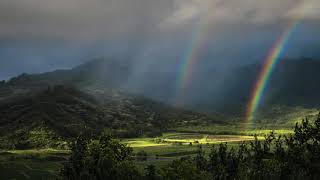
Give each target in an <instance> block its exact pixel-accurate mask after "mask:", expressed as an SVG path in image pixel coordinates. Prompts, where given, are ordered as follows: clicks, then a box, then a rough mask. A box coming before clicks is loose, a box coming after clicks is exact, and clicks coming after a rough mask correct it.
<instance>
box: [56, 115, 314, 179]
mask: <svg viewBox="0 0 320 180" xmlns="http://www.w3.org/2000/svg"><path fill="white" fill-rule="evenodd" d="M137 155H139V156H140V157H145V153H144V152H140V153H138V154H137ZM131 157H132V150H131V149H130V148H128V147H126V146H125V145H122V144H120V143H119V142H117V141H115V140H113V139H112V138H111V137H110V136H106V135H103V136H101V137H100V139H99V140H98V141H88V140H86V139H84V138H82V137H79V138H78V139H77V140H76V141H75V143H73V144H72V155H71V158H70V160H69V162H68V163H67V164H66V165H65V166H64V168H63V170H62V175H63V177H64V178H66V179H169V180H171V179H172V180H175V179H181V180H193V179H194V180H198V179H200V180H201V179H204V180H205V179H319V178H320V115H319V116H318V118H317V120H316V121H315V123H314V124H310V123H309V121H308V120H303V121H302V123H301V124H300V125H299V124H297V125H296V127H295V129H294V134H292V135H289V136H276V135H275V134H273V133H270V134H269V135H267V136H266V137H265V140H263V141H260V140H258V138H257V137H256V138H255V140H254V141H252V142H250V143H249V144H244V143H243V144H240V145H239V147H237V148H236V149H234V148H229V147H228V145H227V144H220V145H219V146H212V148H211V150H210V151H209V154H206V153H205V152H204V150H203V149H202V146H201V145H200V146H199V149H198V152H197V154H196V156H194V157H184V158H181V159H179V160H174V161H173V162H172V163H171V164H169V165H168V166H166V167H164V168H161V169H156V167H155V166H152V165H149V166H147V167H146V169H145V172H146V173H145V175H141V174H139V172H138V171H137V169H136V168H135V166H134V164H133V162H132V158H131Z"/></svg>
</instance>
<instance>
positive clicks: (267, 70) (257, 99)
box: [245, 20, 300, 125]
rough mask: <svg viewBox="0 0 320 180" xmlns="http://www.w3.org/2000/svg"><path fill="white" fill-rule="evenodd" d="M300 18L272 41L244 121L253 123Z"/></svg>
mask: <svg viewBox="0 0 320 180" xmlns="http://www.w3.org/2000/svg"><path fill="white" fill-rule="evenodd" d="M299 22H300V20H295V21H292V22H290V23H289V25H288V26H287V28H286V29H285V30H284V31H283V32H282V34H281V36H280V38H278V39H277V41H276V42H275V43H274V45H273V47H272V48H271V50H270V51H269V53H268V56H267V57H266V59H265V60H264V64H263V66H262V69H261V71H260V73H259V76H258V79H257V80H256V83H255V85H254V87H253V90H252V93H251V96H250V99H249V103H248V106H247V109H246V114H245V121H246V122H245V123H246V124H251V123H252V125H254V117H255V114H256V111H257V109H258V107H259V105H260V103H261V100H262V98H263V95H264V94H265V90H266V87H267V85H268V82H269V80H270V77H271V75H272V72H273V71H274V69H275V67H276V66H277V64H278V63H279V62H280V60H281V58H280V56H281V55H282V53H283V51H284V50H285V47H286V45H287V44H288V42H289V38H290V37H291V35H292V33H293V32H294V30H295V29H296V27H297V25H298V24H299Z"/></svg>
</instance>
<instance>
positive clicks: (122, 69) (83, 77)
mask: <svg viewBox="0 0 320 180" xmlns="http://www.w3.org/2000/svg"><path fill="white" fill-rule="evenodd" d="M131 68H132V67H131V66H130V64H128V63H126V62H124V61H114V60H110V59H96V60H93V61H89V62H88V63H85V64H82V65H80V66H77V67H75V68H73V69H70V70H57V71H53V72H48V73H42V74H33V75H29V74H22V75H20V76H18V77H15V78H12V79H11V80H10V81H8V82H6V83H3V82H1V83H0V102H1V101H2V102H5V101H10V99H11V101H12V99H19V98H20V97H23V96H25V95H26V94H27V95H29V94H37V93H39V92H41V91H43V90H45V89H46V88H47V87H48V86H55V85H64V86H72V87H74V88H76V89H79V90H81V91H83V92H85V93H87V94H90V95H91V96H93V97H95V98H96V99H99V103H102V104H104V107H107V109H108V111H110V112H108V113H109V114H110V113H111V114H112V113H114V112H113V111H114V109H116V107H117V108H119V107H121V108H122V110H121V111H123V109H125V110H124V111H123V112H124V113H123V114H126V113H127V112H126V111H127V110H129V109H130V111H131V112H129V113H127V114H131V115H133V116H130V117H131V118H132V117H136V118H137V119H141V118H140V117H139V116H138V115H137V114H139V113H140V112H139V111H137V109H133V108H132V107H138V108H142V109H143V112H147V113H146V114H148V115H146V114H144V115H145V117H147V116H148V117H150V116H154V115H152V113H153V112H158V113H157V114H160V115H161V118H160V117H158V116H157V118H159V119H161V121H160V122H163V121H167V123H169V122H170V123H174V122H177V123H181V122H183V121H184V120H185V119H187V120H190V117H189V116H184V115H183V114H188V113H186V112H188V111H186V112H184V113H180V112H183V111H181V110H180V109H179V110H178V111H177V109H175V108H172V107H170V103H172V99H173V98H172V89H174V88H173V87H172V86H173V85H174V86H175V84H174V83H175V78H176V77H174V75H175V74H174V73H172V74H171V73H167V74H166V76H164V77H163V78H162V79H157V78H159V77H158V75H156V72H146V74H145V75H144V78H143V79H144V80H142V81H141V82H139V86H141V90H137V89H134V88H133V89H132V88H130V87H129V88H128V87H127V86H126V85H127V84H128V82H130V77H131V76H132V72H131V71H132V69H131ZM217 69H218V68H216V69H213V70H212V71H211V70H210V69H207V70H206V71H195V72H197V73H198V74H195V75H194V78H193V82H192V83H190V85H191V87H190V89H189V90H186V95H185V102H186V104H185V105H184V106H183V108H185V109H190V110H192V111H198V112H205V113H211V114H212V115H211V117H210V118H212V116H213V117H215V118H214V119H215V120H214V121H231V120H232V119H233V120H235V121H232V122H241V121H242V119H243V116H244V111H245V109H246V107H247V104H248V101H249V97H250V94H251V92H252V87H253V85H254V83H255V81H256V79H257V76H258V74H259V72H260V70H261V65H259V64H252V65H247V66H244V67H238V68H235V69H233V70H232V71H231V70H230V72H228V73H226V72H224V73H223V74H219V71H218V70H217ZM319 69H320V61H318V60H313V59H306V58H304V59H296V60H288V59H285V60H282V61H280V64H278V65H277V67H276V68H275V70H274V72H273V73H272V76H271V79H270V81H269V82H268V86H267V89H266V94H265V95H264V97H263V102H262V104H261V107H260V108H259V113H260V115H259V116H258V117H261V119H263V120H266V121H270V123H272V122H275V121H278V120H275V121H273V120H274V116H273V115H272V114H273V113H272V112H273V110H275V109H276V111H277V112H275V113H276V114H279V113H280V114H281V112H282V116H281V117H284V118H282V119H287V117H292V114H301V115H305V114H306V113H305V112H309V111H308V109H313V110H316V109H317V108H319V107H320V101H319V100H320V93H319V92H320V83H319V82H320V71H319ZM171 76H172V77H171ZM170 77H171V78H170ZM208 77H210V78H208ZM217 81H219V82H220V83H217ZM221 81H222V82H221ZM130 83H135V82H130ZM130 83H129V84H130ZM151 99H154V100H156V101H154V100H151ZM158 100H161V101H162V102H163V103H159V102H157V101H158ZM132 102H134V103H133V105H132ZM137 102H139V103H140V104H139V106H137V105H136V104H135V103H137ZM141 104H142V105H141ZM140 106H142V107H140ZM128 107H130V108H128ZM151 107H152V108H153V109H151V110H150V108H151ZM279 107H280V108H279ZM168 109H169V110H168ZM279 109H281V112H278V111H279ZM299 109H300V110H301V113H296V111H297V110H299ZM171 110H172V111H171ZM134 111H137V112H134ZM160 112H161V113H160ZM170 112H172V113H171V114H170ZM177 112H179V113H177ZM217 112H218V113H219V114H222V115H223V116H221V115H217ZM312 112H313V111H312ZM142 114H143V113H142ZM163 116H166V117H163ZM172 117H174V118H172ZM226 117H227V118H226ZM299 118H300V117H299ZM119 119H125V118H123V117H120V118H119ZM142 119H143V118H142ZM169 119H171V121H168V120H169ZM191 119H192V118H191ZM198 119H201V118H198ZM285 121H287V120H285ZM116 122H117V123H116V124H121V123H120V122H124V121H123V120H119V121H118V120H116ZM132 122H136V121H135V120H133V121H132ZM198 122H199V121H198ZM167 123H164V124H167ZM282 123H284V124H285V122H282ZM124 124H125V123H124ZM124 124H122V125H120V127H122V126H123V125H124ZM142 124H143V123H142ZM160 125H162V123H160ZM135 128H137V127H135ZM138 134H139V133H138Z"/></svg>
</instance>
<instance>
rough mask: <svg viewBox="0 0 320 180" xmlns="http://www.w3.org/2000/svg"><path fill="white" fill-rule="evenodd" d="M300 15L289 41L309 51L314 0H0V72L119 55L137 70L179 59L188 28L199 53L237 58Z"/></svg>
mask: <svg viewBox="0 0 320 180" xmlns="http://www.w3.org/2000/svg"><path fill="white" fill-rule="evenodd" d="M300 18H301V19H303V20H304V22H306V23H307V24H308V25H307V26H304V27H305V28H309V29H313V31H312V33H310V31H307V30H305V32H308V33H304V34H300V36H301V38H300V39H299V38H298V39H299V41H298V40H297V41H296V42H297V43H299V45H297V46H295V45H292V46H293V47H308V52H313V54H314V52H316V51H315V50H314V47H313V45H310V44H309V45H308V46H306V43H308V42H309V41H311V40H312V44H318V42H319V39H320V37H319V35H317V33H316V32H317V30H320V28H319V21H320V1H319V0H267V1H266V0H1V1H0V63H1V66H0V71H2V72H5V74H6V75H5V76H6V77H7V76H8V74H10V73H11V74H16V73H19V72H24V71H28V72H39V71H40V70H41V69H42V70H43V71H45V70H48V69H54V68H59V67H70V66H71V65H74V64H77V63H80V62H83V61H84V59H86V58H90V57H94V56H102V55H106V56H118V55H120V56H123V57H129V58H132V59H136V60H138V62H141V63H144V65H143V66H140V65H137V67H138V68H137V69H138V70H137V71H139V72H140V71H141V72H143V70H141V68H140V67H144V68H150V66H156V67H158V66H159V62H160V61H161V62H167V63H169V64H170V63H171V62H172V61H174V62H177V63H179V59H182V58H183V57H184V56H185V53H186V51H188V49H190V46H191V45H190V43H191V42H192V38H193V36H194V34H195V32H197V33H198V34H201V37H199V38H200V39H201V41H202V42H201V44H200V45H199V46H200V50H201V53H199V57H202V58H204V59H207V61H209V60H210V62H212V61H219V63H220V64H221V63H225V64H228V63H229V64H232V63H233V64H234V63H235V61H238V63H242V62H247V61H248V59H260V58H261V57H262V56H264V55H265V54H264V53H265V52H267V51H268V48H269V46H270V44H272V42H273V40H275V39H276V38H277V36H278V34H279V32H281V31H282V28H283V26H286V24H287V21H290V20H292V19H300ZM301 39H302V40H301ZM303 39H309V40H308V41H304V40H303ZM293 44H294V42H293ZM253 48H254V51H253V50H252V49H253ZM147 60H148V62H147ZM21 61H24V62H23V63H21ZM201 62H203V61H201ZM12 72H14V73H12ZM3 74H4V73H3ZM0 78H1V77H0Z"/></svg>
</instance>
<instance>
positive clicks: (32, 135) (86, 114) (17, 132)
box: [0, 86, 216, 148]
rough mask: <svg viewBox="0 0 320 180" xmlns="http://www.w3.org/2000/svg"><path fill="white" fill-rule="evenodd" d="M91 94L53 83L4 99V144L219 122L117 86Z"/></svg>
mask: <svg viewBox="0 0 320 180" xmlns="http://www.w3.org/2000/svg"><path fill="white" fill-rule="evenodd" d="M93 91H97V92H93ZM90 93H93V94H92V95H90V94H88V93H83V92H81V91H79V90H77V89H75V88H69V87H65V86H53V87H48V88H47V89H46V90H43V91H41V92H39V93H34V94H32V95H28V96H27V95H26V96H22V95H21V96H18V97H14V98H10V99H7V100H6V101H0V147H1V146H2V148H30V147H43V146H47V147H52V146H54V147H57V146H65V144H64V141H65V140H67V139H70V138H74V137H76V136H78V135H79V134H81V133H88V134H90V135H97V134H99V133H101V132H102V131H103V130H108V131H110V133H113V134H114V135H115V136H120V137H137V136H142V135H145V136H154V135H159V134H160V133H161V132H162V131H164V130H166V129H167V128H169V127H175V126H179V125H190V124H199V123H204V122H211V121H213V122H215V121H216V120H215V119H214V118H212V117H209V116H207V115H204V114H199V113H193V112H190V111H183V110H179V109H175V108H172V107H169V106H166V105H164V104H162V103H157V102H155V101H151V100H148V99H145V98H142V97H136V96H132V95H127V94H124V93H121V92H119V91H113V92H110V91H108V92H104V91H100V90H91V91H90Z"/></svg>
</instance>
